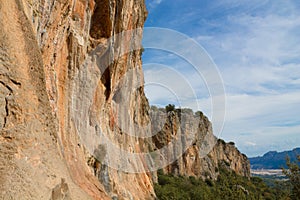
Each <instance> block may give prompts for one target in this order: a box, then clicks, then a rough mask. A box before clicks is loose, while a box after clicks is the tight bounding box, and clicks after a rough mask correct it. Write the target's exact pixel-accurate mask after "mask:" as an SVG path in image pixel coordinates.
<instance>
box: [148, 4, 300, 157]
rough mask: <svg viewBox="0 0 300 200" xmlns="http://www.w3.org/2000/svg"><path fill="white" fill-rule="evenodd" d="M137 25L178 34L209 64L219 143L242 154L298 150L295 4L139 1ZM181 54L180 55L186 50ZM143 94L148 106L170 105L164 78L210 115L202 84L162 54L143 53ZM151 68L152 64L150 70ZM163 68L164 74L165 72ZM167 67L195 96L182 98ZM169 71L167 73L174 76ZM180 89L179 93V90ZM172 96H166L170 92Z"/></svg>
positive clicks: (299, 67) (298, 21)
mask: <svg viewBox="0 0 300 200" xmlns="http://www.w3.org/2000/svg"><path fill="white" fill-rule="evenodd" d="M146 3H147V8H148V12H149V15H148V19H147V21H146V24H145V27H163V28H169V29H173V30H176V31H179V32H181V33H183V34H186V35H187V36H189V37H191V38H192V39H194V40H195V41H197V42H198V43H199V44H200V45H201V46H202V47H203V48H204V49H205V50H206V52H207V53H208V54H209V56H210V57H211V58H212V59H213V61H214V63H215V64H216V66H217V67H218V70H219V71H220V74H221V76H222V78H223V82H224V87H225V91H226V118H225V126H224V129H223V132H222V134H221V136H220V137H221V138H223V139H225V140H226V141H234V142H235V143H236V145H237V146H238V148H239V149H240V150H241V151H242V152H243V153H246V154H247V155H248V156H255V155H261V154H263V153H265V152H267V151H269V150H277V151H282V150H287V149H292V148H294V147H296V146H300V115H299V113H300V112H299V111H300V1H298V0H251V1H250V0H243V1H241V0H211V1H208V0H172V1H171V0H146ZM187 51H188V49H187ZM143 63H144V71H145V84H146V95H147V97H148V99H149V101H150V103H151V104H155V105H161V106H164V105H165V104H168V103H174V104H176V105H178V104H177V102H176V98H175V95H174V94H173V93H174V91H170V90H168V89H166V87H165V88H159V87H156V86H153V85H152V87H151V85H149V84H148V83H149V82H153V81H156V82H157V80H164V81H165V82H166V83H165V85H168V84H171V85H172V86H173V87H176V88H179V89H178V90H176V95H177V96H179V97H182V98H183V99H184V101H182V102H181V103H180V105H181V106H182V107H190V108H193V109H194V110H197V109H198V107H197V106H195V102H196V103H198V104H199V107H200V108H201V110H203V111H204V113H205V114H206V115H208V116H209V117H210V116H211V103H210V101H211V99H210V98H211V97H210V94H209V93H208V90H207V88H206V86H205V81H203V80H202V79H201V78H197V77H196V76H195V73H194V72H193V70H192V67H191V66H190V64H189V63H187V62H186V61H185V60H183V59H182V58H178V57H177V56H176V55H173V54H172V53H169V52H163V51H157V50H151V49H146V50H145V52H144V53H143ZM150 63H156V65H153V64H150ZM166 69H167V70H166ZM170 69H174V70H175V71H176V73H177V75H178V72H179V73H180V76H183V77H187V78H188V79H189V80H190V83H191V84H190V85H189V86H190V87H192V88H193V89H194V91H195V93H196V96H197V98H193V97H192V95H189V94H187V91H186V89H185V87H188V86H184V84H182V82H181V81H179V80H178V78H176V75H175V76H172V73H169V72H170ZM176 73H174V74H176ZM180 88H181V89H180ZM172 92H173V93H172Z"/></svg>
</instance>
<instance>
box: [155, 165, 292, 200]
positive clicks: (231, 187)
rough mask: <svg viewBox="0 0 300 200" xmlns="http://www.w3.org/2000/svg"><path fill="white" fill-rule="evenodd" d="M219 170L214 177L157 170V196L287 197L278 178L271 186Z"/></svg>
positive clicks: (206, 198) (165, 198)
mask: <svg viewBox="0 0 300 200" xmlns="http://www.w3.org/2000/svg"><path fill="white" fill-rule="evenodd" d="M219 171H220V175H219V177H218V179H217V180H216V181H212V180H210V179H207V180H205V181H203V180H202V179H196V178H195V177H182V176H173V175H166V174H163V173H162V171H159V173H158V183H157V184H155V192H156V195H157V197H158V199H161V200H169V199H174V200H175V199H176V200H177V199H178V200H179V199H182V200H188V199H191V200H197V199H199V200H200V199H204V200H210V199H211V200H218V199H222V200H226V199H238V200H243V199H246V200H248V199H249V200H250V199H253V200H254V199H255V200H257V199H262V200H263V199H270V200H271V199H290V198H289V197H288V196H289V194H288V193H289V192H288V190H287V189H283V188H287V186H285V182H278V183H276V184H275V185H274V187H273V188H271V187H269V186H267V185H266V184H265V183H264V181H263V180H262V179H261V178H258V177H251V178H250V179H248V178H246V177H242V176H239V175H237V174H235V173H234V172H229V171H227V170H225V169H223V168H220V169H219ZM283 186H285V187H283Z"/></svg>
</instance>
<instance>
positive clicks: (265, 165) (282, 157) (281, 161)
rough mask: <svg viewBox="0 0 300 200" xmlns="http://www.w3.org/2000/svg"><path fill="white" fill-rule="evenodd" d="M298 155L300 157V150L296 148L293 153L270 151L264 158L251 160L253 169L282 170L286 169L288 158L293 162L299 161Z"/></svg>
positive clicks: (259, 157)
mask: <svg viewBox="0 0 300 200" xmlns="http://www.w3.org/2000/svg"><path fill="white" fill-rule="evenodd" d="M297 155H300V148H295V149H293V150H291V151H283V152H277V151H269V152H267V153H266V154H264V155H263V156H258V157H253V158H249V160H250V165H251V169H280V168H282V167H284V168H286V167H287V166H286V157H287V156H288V157H290V159H291V161H292V162H294V161H296V160H297Z"/></svg>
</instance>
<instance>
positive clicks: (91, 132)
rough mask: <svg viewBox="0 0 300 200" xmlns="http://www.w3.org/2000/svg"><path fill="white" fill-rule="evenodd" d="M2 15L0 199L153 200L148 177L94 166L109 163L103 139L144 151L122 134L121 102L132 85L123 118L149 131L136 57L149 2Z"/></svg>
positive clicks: (50, 3)
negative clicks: (123, 95) (145, 126)
mask: <svg viewBox="0 0 300 200" xmlns="http://www.w3.org/2000/svg"><path fill="white" fill-rule="evenodd" d="M0 10H1V12H0V15H1V16H0V24H1V31H0V42H1V43H0V47H1V49H0V50H1V51H0V53H1V60H0V61H1V68H0V70H1V71H0V74H1V76H0V88H1V96H0V97H1V107H0V109H1V110H0V111H1V112H0V113H1V121H0V122H1V124H0V126H1V127H0V128H1V138H0V142H1V146H0V148H1V153H0V154H1V157H0V159H1V162H0V165H1V166H0V170H1V173H0V174H1V177H0V178H1V181H0V182H1V188H0V191H1V193H0V196H1V197H0V198H1V199H49V198H52V199H61V198H63V197H65V196H68V198H69V197H70V198H72V199H89V198H94V199H105V198H117V197H118V198H119V199H146V198H151V196H152V197H153V196H154V192H153V188H152V181H151V177H150V174H147V173H140V174H129V173H125V172H122V171H120V170H118V168H115V169H113V168H110V167H109V166H108V165H107V164H106V163H105V162H103V163H100V161H99V160H98V159H97V158H95V156H94V155H95V154H97V153H99V152H100V154H103V155H101V156H100V157H103V159H106V160H109V158H108V156H109V155H106V154H108V153H110V149H107V146H105V145H102V146H101V145H100V144H98V143H97V139H98V138H97V137H98V136H99V135H100V134H102V136H103V134H104V135H105V136H106V138H108V139H109V140H110V141H111V143H113V144H116V145H117V147H119V149H123V150H128V151H129V150H131V151H135V152H139V151H141V149H142V148H143V145H142V144H141V143H140V142H139V141H138V139H137V138H136V137H134V135H132V136H131V135H129V136H128V135H127V134H123V132H122V130H121V129H119V128H118V119H119V118H120V117H119V116H118V115H121V114H122V112H123V111H122V110H118V109H119V108H120V106H119V105H118V102H117V100H118V98H117V97H116V95H115V94H116V93H118V94H120V92H118V91H119V88H120V87H122V86H123V85H126V86H127V87H128V88H129V89H128V90H127V91H126V89H125V90H124V91H125V93H126V92H127V96H126V97H127V99H129V100H128V101H126V102H128V105H126V106H124V108H126V111H127V113H126V114H127V115H128V116H129V117H130V119H131V120H132V121H134V124H137V125H142V124H143V123H146V122H147V121H149V118H148V114H147V108H148V102H147V99H146V98H145V95H144V92H143V86H142V85H143V74H142V71H141V59H140V51H139V48H140V46H139V45H140V43H141V37H142V29H141V28H142V27H143V24H144V21H145V18H146V9H145V5H144V2H143V1H135V0H126V1H120V0H95V1H93V0H89V1H85V0H68V1H67V0H66V1H58V0H47V1H44V0H12V1H4V0H1V1H0ZM127 30H133V31H132V32H130V34H126V33H125V34H124V33H122V32H123V31H127ZM121 33H122V34H121ZM118 34H119V36H117V35H118ZM112 36H115V37H113V38H112ZM125 74H126V76H125ZM123 77H125V78H123ZM134 85H137V86H139V87H137V89H136V90H132V88H134ZM123 93H124V92H123ZM120 113H121V114H120ZM129 126H130V125H129ZM129 128H131V127H129ZM83 136H84V137H83ZM87 144H88V145H87ZM126 162H128V161H126ZM120 163H121V162H120ZM132 166H134V164H132ZM139 167H143V166H139ZM61 180H63V181H61ZM129 182H130V183H131V184H130V185H129V184H127V183H129ZM66 186H68V187H66ZM57 188H64V189H57ZM57 191H62V192H63V193H64V194H57ZM69 191H70V192H69ZM21 197H22V198H21Z"/></svg>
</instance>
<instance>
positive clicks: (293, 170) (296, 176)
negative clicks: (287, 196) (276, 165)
mask: <svg viewBox="0 0 300 200" xmlns="http://www.w3.org/2000/svg"><path fill="white" fill-rule="evenodd" d="M297 160H298V163H300V155H298V156H297ZM298 163H297V162H291V160H290V158H289V157H287V158H286V165H287V167H288V169H282V172H283V173H284V174H285V175H286V176H287V177H288V178H289V180H290V183H291V186H292V191H291V198H292V199H294V200H300V168H299V164H298Z"/></svg>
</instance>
